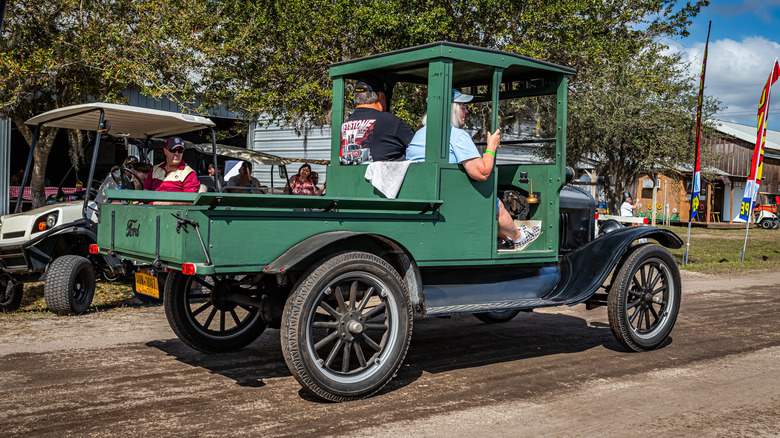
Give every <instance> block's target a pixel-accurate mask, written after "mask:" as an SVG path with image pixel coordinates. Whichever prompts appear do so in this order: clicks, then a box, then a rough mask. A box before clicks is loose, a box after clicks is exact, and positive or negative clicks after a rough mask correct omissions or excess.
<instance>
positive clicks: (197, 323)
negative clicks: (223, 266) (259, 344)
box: [163, 272, 265, 353]
mask: <svg viewBox="0 0 780 438" xmlns="http://www.w3.org/2000/svg"><path fill="white" fill-rule="evenodd" d="M255 289H256V287H255V286H253V285H249V284H243V283H241V281H240V279H238V278H236V277H234V276H202V275H184V274H182V273H180V272H177V273H169V274H168V278H167V280H166V281H165V291H164V292H163V305H164V307H165V316H166V317H167V318H168V323H169V324H170V325H171V328H172V329H173V332H174V333H176V336H178V337H179V339H181V340H182V341H183V342H184V343H185V344H187V345H189V346H190V347H192V348H194V349H196V350H200V351H202V352H204V353H223V352H226V351H234V350H238V349H240V348H243V347H246V346H247V345H249V344H251V343H252V342H253V341H254V340H255V339H257V338H258V337H259V336H260V335H261V334H262V333H263V331H264V330H265V322H264V321H263V318H262V316H261V314H260V311H259V309H258V307H254V306H250V305H247V304H239V303H236V302H234V301H231V300H230V296H231V294H237V295H238V294H240V295H241V296H245V297H247V298H250V297H251V295H252V294H253V293H255V292H256V290H255Z"/></svg>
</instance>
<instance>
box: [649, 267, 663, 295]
mask: <svg viewBox="0 0 780 438" xmlns="http://www.w3.org/2000/svg"><path fill="white" fill-rule="evenodd" d="M662 278H663V272H661V270H660V269H659V270H658V275H656V276H655V277H653V279H652V281H651V282H650V286H648V289H649V290H653V289H655V285H657V284H658V282H659V281H660V280H661V279H662Z"/></svg>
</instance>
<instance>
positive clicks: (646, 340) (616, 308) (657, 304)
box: [607, 244, 682, 351]
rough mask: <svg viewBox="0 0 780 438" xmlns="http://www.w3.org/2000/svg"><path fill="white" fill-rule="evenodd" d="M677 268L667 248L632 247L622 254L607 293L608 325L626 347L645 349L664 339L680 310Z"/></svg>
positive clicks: (667, 335)
mask: <svg viewBox="0 0 780 438" xmlns="http://www.w3.org/2000/svg"><path fill="white" fill-rule="evenodd" d="M681 289H682V287H681V282H680V271H679V269H678V268H677V263H676V262H675V260H674V258H673V257H672V255H671V254H670V253H669V251H667V250H666V248H664V247H662V246H660V245H656V244H649V245H641V246H637V247H634V248H633V249H632V250H631V251H630V252H629V253H627V254H626V256H625V262H624V263H623V266H622V267H621V268H620V271H618V274H617V276H616V277H615V280H614V281H613V282H612V286H611V287H610V289H609V294H608V297H607V314H608V316H609V326H610V328H611V329H612V334H613V335H614V336H615V339H616V340H617V341H618V342H619V343H620V344H621V345H622V346H623V347H625V348H626V349H627V350H629V351H647V350H653V349H655V348H658V347H659V346H661V344H663V343H664V341H666V339H667V338H668V337H669V334H670V333H671V331H672V328H673V327H674V323H675V321H676V320H677V314H678V312H679V310H680V293H681Z"/></svg>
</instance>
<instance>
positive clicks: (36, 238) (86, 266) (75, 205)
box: [0, 103, 216, 314]
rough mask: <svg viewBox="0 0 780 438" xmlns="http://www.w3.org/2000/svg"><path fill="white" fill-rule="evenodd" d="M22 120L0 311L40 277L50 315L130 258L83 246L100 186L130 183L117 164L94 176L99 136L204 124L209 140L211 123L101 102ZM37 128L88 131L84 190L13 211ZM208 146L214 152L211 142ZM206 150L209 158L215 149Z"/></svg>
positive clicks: (0, 263)
mask: <svg viewBox="0 0 780 438" xmlns="http://www.w3.org/2000/svg"><path fill="white" fill-rule="evenodd" d="M26 123H27V124H28V125H32V126H35V135H34V138H33V142H32V146H31V148H30V153H29V156H28V159H27V165H26V167H25V172H24V178H23V180H22V181H23V182H22V187H21V188H20V190H19V198H18V200H17V203H16V211H15V213H14V214H9V215H5V216H2V218H0V311H2V312H10V311H13V310H16V309H17V308H18V307H19V305H20V303H21V301H22V293H23V284H24V283H26V282H33V281H45V285H44V298H45V300H46V306H47V307H48V308H49V310H50V311H52V312H54V313H57V314H79V313H83V312H84V311H86V310H87V308H89V306H90V304H91V303H92V298H93V295H94V291H95V280H96V278H95V277H96V272H100V273H102V274H103V276H104V277H105V278H106V279H109V280H113V279H117V278H118V277H120V276H121V275H125V274H127V273H129V271H130V270H132V264H131V263H129V262H124V261H123V260H122V259H121V258H119V257H117V256H116V255H115V254H114V253H113V252H111V253H109V254H107V255H96V254H90V253H89V246H90V245H91V244H94V243H95V240H96V235H95V234H96V227H97V223H98V221H99V220H100V216H99V210H98V205H97V204H99V203H102V202H105V199H106V198H105V196H104V191H105V190H106V189H115V188H129V189H132V188H133V184H132V180H131V176H132V175H134V173H133V171H132V170H129V169H126V168H123V167H120V166H115V167H114V168H112V169H111V172H110V173H109V175H108V176H105V178H102V177H101V178H100V179H96V178H95V168H96V165H97V163H98V157H99V151H100V146H101V141H105V140H108V139H111V138H114V139H125V138H126V139H137V140H142V141H143V142H144V143H143V144H144V145H146V147H148V146H150V144H151V143H150V142H151V140H152V139H153V138H161V137H162V138H164V137H168V136H172V135H179V134H184V133H188V132H192V131H196V130H204V129H205V130H210V131H211V139H212V142H214V140H215V138H216V136H215V133H214V129H213V127H214V126H215V124H214V122H212V121H211V120H209V119H207V118H205V117H200V116H193V115H188V114H179V113H173V112H168V111H159V110H151V109H146V108H138V107H132V106H127V105H116V104H108V103H89V104H83V105H75V106H69V107H65V108H59V109H56V110H52V111H48V112H46V113H43V114H40V115H38V116H35V117H33V118H31V119H29V120H28V121H27V122H26ZM42 127H55V128H63V129H79V130H83V131H91V132H94V133H95V134H94V135H95V141H94V148H93V150H92V157H91V161H90V168H89V177H88V180H87V185H86V186H85V187H84V190H82V191H80V192H77V193H74V194H72V195H68V196H55V197H54V198H56V200H61V201H64V202H56V200H55V202H56V203H53V204H51V205H45V206H43V207H39V208H36V209H33V210H30V211H26V212H20V211H19V210H20V208H19V207H20V205H21V200H22V193H23V192H24V188H25V187H24V181H27V179H28V177H29V175H30V170H31V167H32V161H33V154H34V151H35V146H36V143H37V141H38V136H39V134H40V131H41V128H42ZM142 148H143V147H142ZM142 150H143V149H142ZM211 150H212V151H216V148H215V147H212V149H211ZM142 155H143V154H142ZM213 157H214V163H216V155H214V156H213ZM136 177H137V175H136ZM106 220H111V218H107V219H106Z"/></svg>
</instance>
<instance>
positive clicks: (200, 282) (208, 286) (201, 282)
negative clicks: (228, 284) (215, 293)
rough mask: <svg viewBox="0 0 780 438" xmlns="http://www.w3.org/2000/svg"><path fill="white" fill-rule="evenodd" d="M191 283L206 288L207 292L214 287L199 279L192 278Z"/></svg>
mask: <svg viewBox="0 0 780 438" xmlns="http://www.w3.org/2000/svg"><path fill="white" fill-rule="evenodd" d="M192 281H194V282H196V283H198V284H200V285H201V286H203V287H206V288H208V289H209V290H210V289H211V288H212V287H214V285H213V284H209V283H208V282H207V281H206V280H204V279H202V278H200V277H192Z"/></svg>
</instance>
